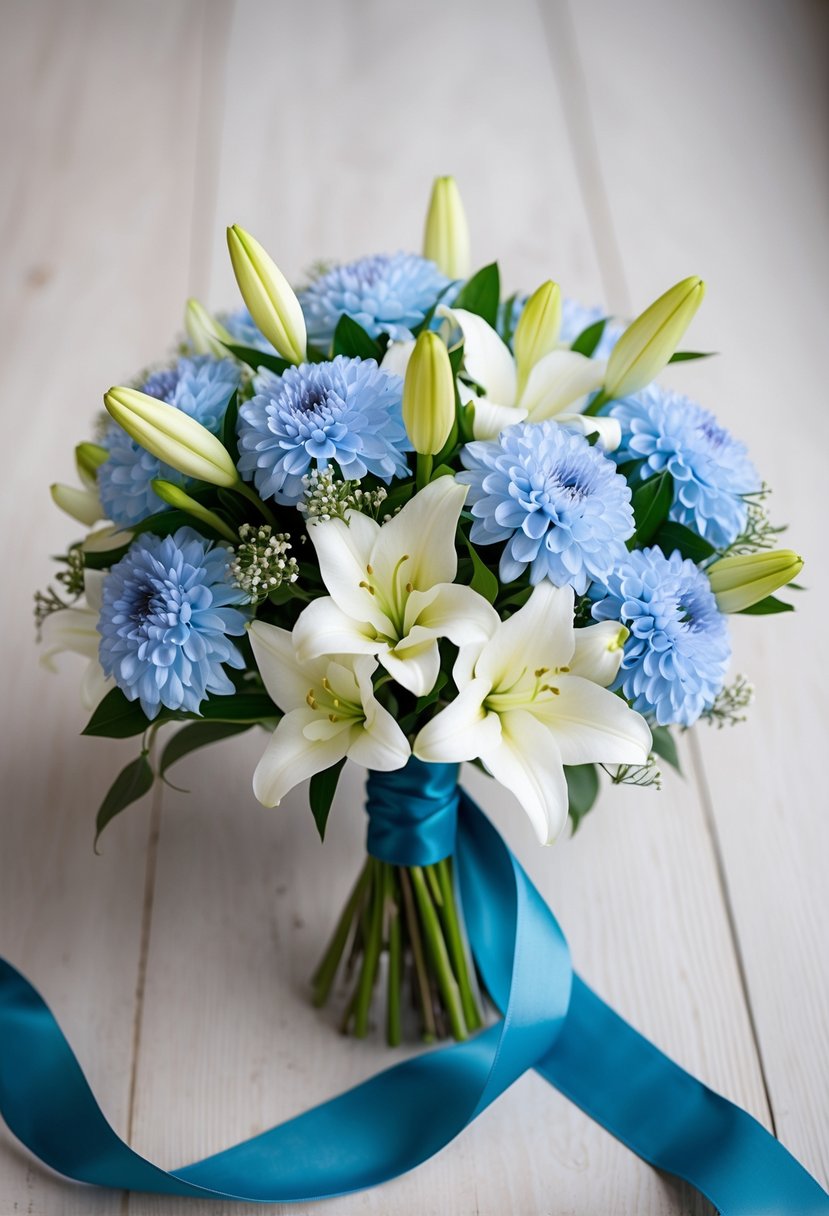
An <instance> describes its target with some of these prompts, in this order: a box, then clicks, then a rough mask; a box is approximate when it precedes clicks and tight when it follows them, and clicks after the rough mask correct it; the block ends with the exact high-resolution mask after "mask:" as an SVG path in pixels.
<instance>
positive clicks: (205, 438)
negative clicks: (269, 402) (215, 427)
mask: <svg viewBox="0 0 829 1216" xmlns="http://www.w3.org/2000/svg"><path fill="white" fill-rule="evenodd" d="M104 405H105V406H106V408H107V411H108V413H109V414H110V415H111V416H112V417H113V418H114V419H115V421H116V422H117V423H118V425H119V426H121V427H123V429H124V430H125V431H126V432H127V434H128V435H129V436H131V438H133V439H134V440H135V442H136V443H139V444H140V445H141V447H142V448H145V449H146V450H147V451H148V452H150V453H151V454H152V455H153V456H157V457H158V459H159V460H163V461H164V462H165V463H166V464H169V465H172V467H173V468H174V469H177V470H178V471H179V472H180V473H185V474H186V475H187V476H188V477H195V478H196V479H197V480H198V481H208V482H210V484H211V485H214V486H235V485H236V484H237V483H238V481H239V474H238V473H237V472H236V466H235V465H234V463H233V461H232V459H231V457H230V453H229V452H228V451H227V449H226V448H225V447H224V446H223V445H222V444H221V443H220V442H219V440H218V439H217V438H216V436H215V435H212V434H211V433H210V431H208V429H207V428H206V427H204V426H202V424H201V423H200V422H196V420H195V418H191V417H190V416H189V415H188V414H185V413H183V412H182V411H181V410H177V409H176V408H175V406H172V405H168V404H167V403H166V401H159V400H158V399H157V398H156V397H150V396H148V394H147V393H141V392H139V391H138V390H137V389H134V388H111V389H110V390H109V392H108V393H106V394H105V396H104Z"/></svg>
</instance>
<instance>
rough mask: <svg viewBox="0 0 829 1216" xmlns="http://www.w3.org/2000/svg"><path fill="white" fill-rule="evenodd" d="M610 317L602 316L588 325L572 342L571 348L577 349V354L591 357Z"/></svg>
mask: <svg viewBox="0 0 829 1216" xmlns="http://www.w3.org/2000/svg"><path fill="white" fill-rule="evenodd" d="M608 319H609V318H608V317H602V318H601V320H599V321H594V322H593V324H592V325H588V327H587V329H583V330H582V331H581V333H580V334H579V336H578V337H577V338H576V340H575V342H571V343H570V350H573V351H575V352H576V354H577V355H586V356H587V358H588V359H589V358H590V356H591V355H592V354H593V351H594V350H595V349H596V347H597V346H598V345H599V343H600V342H601V340H602V335H603V334H604V331H605V328H606V326H607V322H608Z"/></svg>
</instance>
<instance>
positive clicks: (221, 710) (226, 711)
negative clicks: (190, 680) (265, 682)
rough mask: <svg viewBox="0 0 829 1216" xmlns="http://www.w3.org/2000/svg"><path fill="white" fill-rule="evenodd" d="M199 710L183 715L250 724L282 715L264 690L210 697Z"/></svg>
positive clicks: (205, 719) (213, 720)
mask: <svg viewBox="0 0 829 1216" xmlns="http://www.w3.org/2000/svg"><path fill="white" fill-rule="evenodd" d="M199 710H200V713H199V714H184V715H181V716H182V717H186V718H188V719H190V718H196V719H197V720H198V719H199V718H202V719H204V721H206V722H240V723H241V722H246V723H247V724H248V726H254V725H255V724H256V723H257V722H268V721H273V719H274V718H281V717H282V714H281V713H280V711H279V710H278V709H277V707H276V706H275V705H274V703H273V701H272V700H271V699H270V697H269V696H268V695H267V694H266V693H263V692H235V693H233V695H232V696H230V697H210V698H209V700H207V701H202V703H201V705H200V706H199Z"/></svg>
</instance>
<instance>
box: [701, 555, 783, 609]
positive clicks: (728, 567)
mask: <svg viewBox="0 0 829 1216" xmlns="http://www.w3.org/2000/svg"><path fill="white" fill-rule="evenodd" d="M802 569H803V558H802V557H800V556H799V555H798V554H797V553H795V552H794V550H793V549H773V550H772V551H771V552H770V553H748V554H746V555H745V556H742V557H721V558H720V560H719V561H717V562H714V563H713V565H711V566H709V567H708V569H707V570H706V572H705V573H706V574H707V575H708V580H709V582H710V583H711V590H712V591H713V592H714V595H715V596H716V600H717V607H718V608H719V610H720V612H742V610H743V609H744V608H750V607H751V606H752V604H759V602H760V600H764V599H765V598H766V596H768V595H773V593H774V592H775V591H777V590H778V588H780V587H784V586H785V585H786V583H790V582H791V581H792V579H795V578H797V576H798V574H800V571H801V570H802Z"/></svg>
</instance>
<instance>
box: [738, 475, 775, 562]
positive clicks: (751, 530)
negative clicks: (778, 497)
mask: <svg viewBox="0 0 829 1216" xmlns="http://www.w3.org/2000/svg"><path fill="white" fill-rule="evenodd" d="M770 494H771V488H770V486H768V485H766V483H765V482H764V483H763V487H762V489H760V490H757V492H756V493H754V494H746V495H744V501H745V504H746V507H747V508H748V515H747V517H746V525H745V527H744V528H743V530H742V532H741V533H740V535H739V536H738V537H737V539H736V540H735V541H734V542H733V544H731V545H729V546H728V548H727V549H726V550H725V553H726V554H727V555H728V556H729V557H742V556H744V555H746V554H750V553H757V552H758V550H760V549H773V548H774V545H775V543H776V539H775V538H776V537H777V536H779V535H780V533H781V532H785V531H786V529H785V528H777V527H775V526H774V524H773V523H772V522H771V519H770V518H769V513H768V510H767V509H766V499H767V498H768V496H769V495H770Z"/></svg>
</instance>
